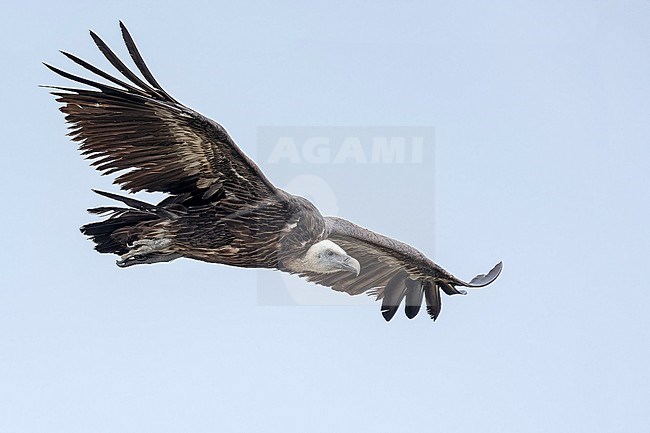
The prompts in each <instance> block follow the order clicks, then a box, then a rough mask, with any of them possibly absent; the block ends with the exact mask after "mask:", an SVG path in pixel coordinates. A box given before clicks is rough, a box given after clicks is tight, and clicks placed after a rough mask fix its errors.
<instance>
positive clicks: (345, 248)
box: [46, 22, 502, 320]
mask: <svg viewBox="0 0 650 433" xmlns="http://www.w3.org/2000/svg"><path fill="white" fill-rule="evenodd" d="M120 27H121V29H122V35H123V38H124V42H125V43H126V46H127V49H128V51H129V54H130V56H131V58H132V60H133V62H134V63H135V66H136V67H137V69H138V70H139V72H140V73H141V74H142V77H143V78H144V79H142V78H140V77H138V76H137V75H136V74H135V73H134V72H132V71H131V70H130V69H129V68H128V67H127V66H126V65H125V64H124V63H123V62H122V61H121V60H120V59H119V58H118V57H117V56H116V55H115V54H114V53H113V52H112V51H111V49H110V48H109V47H108V46H107V45H106V44H105V43H104V42H103V41H102V40H101V39H100V38H99V37H98V36H97V35H96V34H94V33H93V32H91V33H90V34H91V37H92V38H93V40H94V41H95V43H96V44H97V46H98V48H99V50H100V51H101V52H102V53H103V54H104V56H105V57H106V58H107V59H108V61H109V62H110V63H111V64H112V65H113V67H115V69H116V70H117V71H119V72H120V73H121V74H122V75H123V78H124V79H125V80H126V81H124V80H123V79H119V78H116V77H113V76H112V75H110V74H108V73H106V72H104V71H102V70H100V69H99V68H97V67H95V66H93V65H91V64H90V63H88V62H86V61H84V60H82V59H79V58H78V57H76V56H74V55H72V54H69V53H65V52H63V54H64V55H65V56H66V57H68V58H69V59H70V60H72V61H73V62H75V63H77V64H78V65H80V66H81V67H83V68H85V69H86V70H88V71H90V72H92V73H94V74H95V75H97V76H99V77H101V78H103V79H105V80H107V81H108V82H110V83H111V84H104V83H100V82H97V81H94V80H89V79H86V78H82V77H79V76H76V75H73V74H70V73H68V72H65V71H63V70H61V69H58V68H55V67H54V66H50V65H46V66H47V67H48V68H50V69H51V70H52V71H54V72H55V73H57V74H59V75H61V76H63V77H65V78H67V79H70V80H72V81H76V82H78V83H81V84H85V85H87V86H89V87H91V89H78V88H70V87H61V86H48V87H50V88H52V89H53V91H52V94H53V95H55V96H56V98H57V101H58V102H60V103H61V104H62V107H61V111H62V112H63V113H64V114H65V119H66V121H67V122H68V125H69V127H70V133H69V135H70V136H71V137H72V140H73V141H76V142H78V143H79V150H80V151H81V154H82V155H83V156H85V157H86V158H87V159H89V160H90V161H92V162H91V165H92V166H94V167H95V168H97V169H98V170H99V171H101V172H102V173H103V174H113V173H117V174H118V175H117V177H116V178H115V183H116V184H118V185H119V186H120V188H121V189H123V190H126V191H128V192H138V191H148V192H163V193H166V194H168V197H167V198H165V199H164V200H163V201H161V202H160V203H158V204H157V205H152V204H149V203H145V202H142V201H139V200H135V199H133V198H130V197H125V196H120V195H116V194H112V193H108V192H100V191H97V193H98V194H101V195H103V196H105V197H107V198H110V199H112V200H116V201H118V202H121V203H123V205H125V206H105V207H99V208H94V209H91V210H90V212H91V213H93V214H98V215H104V216H106V218H105V219H104V220H102V221H98V222H94V223H90V224H87V225H85V226H83V227H82V228H81V231H82V232H83V233H84V234H86V235H88V236H89V237H90V238H91V239H92V240H93V241H94V242H95V244H96V246H95V249H97V251H99V252H101V253H112V254H118V255H119V256H120V260H118V262H117V264H118V265H119V266H121V267H128V266H131V265H136V264H143V263H156V262H164V261H171V260H174V259H176V258H179V257H186V258H192V259H197V260H202V261H206V262H212V263H221V264H226V265H231V266H239V267H248V268H270V269H279V270H282V271H285V272H290V273H295V274H298V275H300V276H303V277H306V278H307V279H308V280H309V281H313V282H315V283H318V284H322V285H325V286H329V287H332V288H333V289H334V290H338V291H342V292H347V293H349V294H351V295H357V294H361V293H364V292H369V293H371V294H374V295H376V296H377V298H378V299H383V302H382V313H383V315H384V318H385V319H386V320H390V319H391V318H392V317H393V315H394V314H395V311H396V310H397V308H398V307H399V305H400V303H401V302H402V301H403V300H404V299H406V306H405V309H406V315H407V316H408V317H409V318H413V317H415V315H416V314H417V313H418V311H419V309H420V306H421V304H422V302H423V299H424V301H425V302H426V304H427V310H428V312H429V315H430V316H431V317H432V318H433V319H434V320H435V319H436V318H437V317H438V314H439V313H440V308H441V301H440V290H442V291H444V292H445V293H446V294H448V295H454V294H461V293H464V292H463V291H460V290H458V289H456V287H457V286H463V287H482V286H485V285H487V284H490V283H491V282H492V281H494V279H496V277H497V276H498V275H499V273H500V272H501V267H502V265H501V263H499V264H497V266H495V267H494V268H493V269H492V270H491V271H490V272H489V273H488V274H487V275H479V276H477V277H475V278H474V279H473V280H472V281H470V282H469V283H467V282H464V281H462V280H459V279H458V278H456V277H454V276H453V275H451V274H450V273H448V272H447V271H445V270H444V269H442V268H441V267H440V266H438V265H437V264H435V263H433V262H432V261H431V260H429V259H428V258H426V257H425V256H424V255H423V254H422V253H420V252H419V251H417V250H416V249H414V248H413V247H411V246H409V245H406V244H404V243H402V242H399V241H396V240H394V239H390V238H388V237H385V236H382V235H379V234H377V233H374V232H372V231H369V230H367V229H364V228H361V227H359V226H357V225H355V224H353V223H351V222H349V221H346V220H343V219H340V218H334V217H323V216H322V215H321V214H320V212H318V210H317V209H316V208H315V207H314V205H313V204H312V203H310V202H309V201H308V200H306V199H304V198H302V197H298V196H294V195H291V194H289V193H287V192H285V191H282V190H280V189H278V188H276V187H275V186H274V185H273V184H272V183H271V182H270V181H269V180H268V179H267V178H266V177H265V176H264V174H263V173H262V171H261V170H260V169H259V168H258V167H257V166H256V165H255V163H254V162H253V161H251V160H250V159H249V158H248V157H247V156H246V155H245V154H244V153H243V152H242V151H241V150H240V149H239V148H238V147H237V145H236V144H235V142H234V141H233V140H232V138H231V137H230V136H229V135H228V133H227V132H226V130H225V129H224V128H223V127H222V126H221V125H219V124H218V123H216V122H214V121H213V120H211V119H208V118H206V117H204V116H202V115H201V114H200V113H197V112H196V111H193V110H191V109H190V108H188V107H186V106H184V105H182V104H181V103H179V102H178V101H177V100H175V99H174V98H172V97H171V96H170V95H169V94H168V93H167V92H165V90H163V88H162V87H161V86H160V85H159V84H158V82H157V81H156V79H155V78H154V77H153V75H152V74H151V72H150V71H149V69H148V68H147V66H146V65H145V63H144V60H143V59H142V56H141V55H140V53H139V51H138V49H137V47H136V46H135V43H134V42H133V39H132V37H131V35H130V34H129V32H128V31H127V29H126V27H124V25H123V24H122V23H121V22H120Z"/></svg>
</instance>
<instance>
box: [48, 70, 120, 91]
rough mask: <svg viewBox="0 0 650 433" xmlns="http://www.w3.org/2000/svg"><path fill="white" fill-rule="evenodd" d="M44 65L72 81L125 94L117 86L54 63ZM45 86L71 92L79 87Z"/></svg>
mask: <svg viewBox="0 0 650 433" xmlns="http://www.w3.org/2000/svg"><path fill="white" fill-rule="evenodd" d="M43 65H45V67H47V68H48V69H50V70H51V71H52V72H54V73H56V74H59V75H61V76H62V77H64V78H67V79H69V80H72V81H76V82H77V83H81V84H86V85H88V86H91V87H95V88H97V89H99V90H101V91H102V92H106V93H108V94H109V95H114V94H123V93H124V90H122V89H118V88H117V87H113V86H109V85H107V84H102V83H98V82H97V81H93V80H89V79H87V78H83V77H79V76H77V75H74V74H71V73H69V72H66V71H64V70H61V69H59V68H57V67H56V66H52V65H50V64H47V63H43ZM44 87H48V88H54V89H60V90H67V91H71V92H76V91H77V89H74V88H66V87H58V86H44Z"/></svg>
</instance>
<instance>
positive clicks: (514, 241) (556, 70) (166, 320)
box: [0, 1, 650, 433]
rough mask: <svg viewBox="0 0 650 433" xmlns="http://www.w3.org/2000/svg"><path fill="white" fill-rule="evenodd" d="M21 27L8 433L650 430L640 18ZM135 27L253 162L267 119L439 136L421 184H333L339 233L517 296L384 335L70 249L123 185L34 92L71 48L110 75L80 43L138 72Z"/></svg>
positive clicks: (48, 9) (338, 18) (485, 299)
mask: <svg viewBox="0 0 650 433" xmlns="http://www.w3.org/2000/svg"><path fill="white" fill-rule="evenodd" d="M2 15H3V16H2V25H1V26H0V35H2V36H1V37H2V45H1V47H0V50H1V52H2V58H3V62H2V65H3V67H2V68H0V74H1V76H2V83H3V86H2V90H0V92H1V96H2V99H1V100H2V103H1V104H0V110H1V113H0V114H1V115H2V119H3V122H2V124H1V125H0V128H2V139H3V145H2V149H3V156H2V158H0V181H1V182H2V185H4V188H3V192H2V202H3V204H2V209H3V212H2V214H1V216H0V218H1V225H0V227H2V243H3V248H2V250H1V252H0V257H1V259H2V260H1V263H2V264H1V265H0V431H2V432H8V433H13V432H16V433H18V432H21V433H22V432H34V433H36V432H48V433H52V432H66V433H74V432H121V433H129V432H153V431H155V432H159V433H166V432H188V431H191V432H215V431H232V432H236V431H242V432H251V431H260V432H276V431H277V432H285V433H286V432H305V431H309V432H331V431H340V432H359V431H374V432H389V431H416V430H417V431H425V430H426V431H430V430H436V431H445V432H450V433H452V432H469V431H482V432H557V431H572V432H611V431H625V432H647V431H649V429H650V411H648V407H650V344H649V341H650V318H649V315H648V311H650V291H649V289H650V287H649V286H648V281H649V280H648V269H650V253H649V247H650V224H649V222H650V200H649V199H650V194H649V193H648V189H649V186H650V170H649V169H648V166H649V162H650V146H649V144H650V121H649V119H650V84H649V82H648V77H650V55H649V53H650V3H648V2H647V1H571V2H566V1H548V2H532V1H499V2H490V3H487V2H467V1H453V2H452V1H448V2H427V3H425V2H413V1H405V2H395V3H386V2H356V3H343V2H336V1H334V2H320V3H307V2H272V3H269V2H255V3H240V2H207V1H206V2H203V3H192V2H184V3H183V4H181V2H174V3H172V2H150V3H147V2H132V1H129V2H124V1H114V2H105V3H104V4H102V5H101V6H100V5H99V4H97V5H95V4H92V3H90V2H83V3H82V2H42V3H39V2H32V3H29V2H13V4H12V2H7V3H5V4H4V7H3V14H2ZM119 19H122V20H124V22H125V23H126V24H127V26H128V27H129V29H130V30H131V32H132V34H133V36H134V38H135V40H136V42H137V43H138V45H139V47H140V49H141V51H142V53H143V56H144V57H145V59H146V60H147V62H148V64H149V66H150V68H151V69H152V71H153V73H154V75H156V77H157V78H158V80H159V81H160V82H161V83H162V85H163V86H164V87H165V88H166V90H167V91H168V92H170V93H171V94H172V95H174V96H175V97H176V98H177V99H179V100H181V101H183V102H184V103H185V104H187V105H188V106H190V107H192V108H194V109H197V110H198V111H200V112H202V113H203V114H205V115H207V116H209V117H212V118H214V119H216V120H218V121H219V122H221V123H222V124H223V125H224V126H225V127H226V128H227V129H228V130H229V131H230V133H231V135H232V136H233V137H234V138H235V140H236V141H237V142H238V143H239V144H240V145H241V147H242V149H243V150H244V151H245V152H246V153H248V154H249V155H250V156H252V157H256V156H257V155H261V154H262V153H260V150H259V149H257V147H256V143H257V141H258V128H260V127H262V126H285V125H292V126H297V127H298V128H299V127H301V126H325V127H327V126H337V125H338V126H341V125H342V126H346V125H347V126H414V125H420V126H430V127H433V128H434V129H435V153H434V154H433V155H432V152H431V150H430V149H431V148H427V149H428V150H427V152H428V153H426V154H425V159H424V162H423V163H422V164H420V165H413V166H410V167H409V170H408V172H406V173H405V172H404V170H403V167H399V166H397V165H395V166H390V165H389V166H386V167H378V166H370V167H368V166H359V167H355V166H354V165H348V166H347V167H346V169H345V170H341V169H340V168H339V167H334V165H333V164H332V168H331V177H330V178H329V179H328V171H327V170H321V171H320V172H319V176H320V177H322V178H324V179H325V180H326V181H328V182H331V185H334V193H335V195H336V197H337V199H338V200H339V202H340V206H339V212H340V215H341V216H342V217H345V218H348V219H350V220H352V221H355V222H358V223H360V224H362V225H364V226H367V227H370V228H373V229H375V230H377V231H379V232H382V233H385V234H388V235H391V236H393V237H395V238H398V239H401V240H403V241H406V242H409V243H411V244H413V245H414V246H416V247H417V248H419V249H420V250H421V251H423V252H424V253H426V254H428V255H429V256H431V257H432V258H434V259H435V260H436V261H437V262H438V263H440V264H441V265H443V266H444V267H445V268H447V269H448V270H449V271H451V272H452V273H454V274H455V275H457V276H459V277H461V278H471V277H472V276H474V275H475V274H477V273H481V272H485V271H487V270H489V269H490V268H491V266H492V265H494V263H496V262H498V261H499V260H503V261H504V271H503V274H502V275H501V277H500V278H499V279H498V280H497V281H496V283H494V284H493V285H491V286H489V287H487V288H484V289H481V290H474V291H470V293H469V295H468V296H465V297H453V298H450V297H444V298H443V310H442V313H441V315H440V318H439V319H438V321H437V322H436V323H433V322H432V321H431V320H429V319H428V318H427V317H426V315H424V314H421V315H420V316H418V317H417V318H416V319H415V320H407V319H406V318H405V317H404V315H403V313H402V312H401V311H400V312H399V313H398V315H396V317H395V319H393V321H392V322H390V323H385V322H384V320H383V318H382V317H381V314H380V312H379V305H373V306H370V307H369V306H367V305H364V306H359V305H357V306H347V307H346V306H336V305H327V306H300V305H285V306H263V305H260V302H259V301H258V294H259V292H260V291H261V290H263V287H261V284H260V282H259V281H260V275H259V274H260V273H259V272H257V271H252V270H245V269H236V268H228V267H224V266H218V265H210V264H206V263H200V262H191V261H188V260H177V261H175V262H173V263H171V264H160V265H154V266H142V267H134V268H130V269H127V270H123V269H119V268H117V267H116V266H115V265H114V257H112V256H107V255H99V254H97V253H96V252H94V251H93V250H92V245H91V243H90V242H88V241H87V240H85V239H84V237H83V236H82V235H81V234H80V233H79V231H78V227H79V226H81V225H82V224H84V223H86V222H88V221H90V220H91V219H92V217H91V216H89V215H87V214H86V212H85V209H86V208H88V207H91V206H94V205H99V204H105V203H106V201H105V200H104V199H102V198H101V197H98V196H95V195H94V194H93V193H92V192H91V191H90V188H99V189H105V190H110V191H116V187H114V186H112V185H111V180H112V179H110V178H107V177H100V176H99V174H98V173H97V172H95V171H93V170H92V169H91V168H90V167H88V164H87V162H86V161H84V160H83V159H82V158H80V157H79V155H78V152H77V150H76V148H75V145H74V144H72V143H70V142H69V141H68V139H67V138H66V137H65V132H66V129H65V125H64V122H63V116H62V115H61V114H60V113H59V112H57V108H58V107H57V104H56V103H55V102H54V100H53V98H52V97H51V96H50V95H48V93H47V91H46V90H44V89H40V88H38V87H37V85H38V84H65V80H63V79H62V78H58V77H55V76H54V75H53V74H52V73H51V72H49V71H48V70H46V68H44V67H43V66H42V65H41V64H40V62H41V61H47V62H49V63H52V64H55V65H57V66H62V67H64V69H68V70H73V71H79V69H77V68H75V67H74V66H72V65H71V63H70V62H68V61H66V59H65V58H64V57H63V56H61V55H60V54H59V53H58V52H57V50H59V49H64V50H68V51H70V52H73V53H75V54H77V55H79V56H80V57H82V58H84V59H86V60H88V61H91V62H92V63H94V64H97V65H101V66H102V67H106V68H107V69H108V66H107V62H105V61H104V60H103V59H102V57H101V54H100V53H99V52H98V51H97V50H96V48H95V47H94V45H93V43H92V40H91V39H90V37H89V36H88V33H87V31H88V29H91V28H92V29H93V30H94V31H96V32H97V33H98V34H100V35H101V36H102V37H103V38H104V39H105V40H106V42H108V43H109V45H111V46H112V47H113V48H114V49H115V51H117V52H118V53H120V54H122V55H123V54H124V53H125V50H124V48H123V46H122V45H121V41H120V33H119V28H118V20H119ZM125 59H126V58H125ZM259 162H260V166H261V168H262V169H263V170H267V169H268V171H269V173H270V176H271V174H272V172H273V171H274V170H275V172H276V173H277V172H278V171H277V168H276V169H274V168H273V167H269V166H268V165H265V163H264V161H259ZM285 168H286V170H293V172H292V173H295V175H300V174H308V173H309V171H310V167H309V166H308V165H299V166H295V167H293V166H290V165H288V166H286V167H285ZM346 173H348V174H347V175H349V176H350V179H351V180H350V183H349V185H348V186H352V188H344V187H341V186H340V185H341V183H340V179H339V178H341V177H342V176H344V175H346ZM278 179H279V178H278ZM271 180H274V178H273V176H271ZM282 182H284V180H282ZM282 182H280V181H279V180H278V184H280V185H281V186H282ZM316 204H319V203H316ZM434 240H435V241H434ZM310 288H311V289H313V290H320V289H317V288H316V287H315V286H305V290H309V289H310ZM323 290H325V289H323ZM325 292H327V293H326V296H329V297H330V298H329V299H330V300H331V302H329V303H330V304H345V303H346V302H345V301H346V300H351V298H349V297H347V295H346V294H339V293H334V292H329V291H326V290H325Z"/></svg>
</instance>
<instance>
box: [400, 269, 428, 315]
mask: <svg viewBox="0 0 650 433" xmlns="http://www.w3.org/2000/svg"><path fill="white" fill-rule="evenodd" d="M423 297H424V287H423V286H422V282H421V281H419V280H411V279H410V278H408V279H407V280H406V305H405V308H404V311H405V313H406V317H408V318H409V319H413V318H414V317H415V316H417V315H418V313H419V312H420V307H421V306H422V298H423Z"/></svg>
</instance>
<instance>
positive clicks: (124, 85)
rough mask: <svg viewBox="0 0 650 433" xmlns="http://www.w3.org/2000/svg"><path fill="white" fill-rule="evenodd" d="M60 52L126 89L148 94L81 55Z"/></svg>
mask: <svg viewBox="0 0 650 433" xmlns="http://www.w3.org/2000/svg"><path fill="white" fill-rule="evenodd" d="M60 53H61V54H63V55H64V56H66V57H67V58H68V59H70V60H72V61H73V62H75V63H76V64H78V65H80V66H82V67H84V68H86V69H88V70H89V71H90V72H92V73H94V74H97V75H99V76H100V77H102V78H105V79H107V80H108V81H110V82H112V83H115V84H117V85H118V86H122V87H124V88H125V89H128V90H130V91H132V92H135V93H140V94H142V95H146V93H144V92H143V91H142V90H141V89H138V88H137V87H133V86H132V85H130V84H129V83H126V82H124V81H122V80H120V79H118V78H115V77H114V76H112V75H111V74H108V73H106V72H104V71H102V70H101V69H99V68H98V67H96V66H94V65H91V64H90V63H88V62H86V61H85V60H82V59H80V58H79V57H77V56H75V55H74V54H70V53H68V52H65V51H60Z"/></svg>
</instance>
